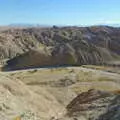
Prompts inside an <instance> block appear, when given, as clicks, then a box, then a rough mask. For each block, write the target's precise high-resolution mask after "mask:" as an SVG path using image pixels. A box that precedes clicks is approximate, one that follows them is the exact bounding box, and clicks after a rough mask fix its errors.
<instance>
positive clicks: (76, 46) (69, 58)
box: [0, 26, 120, 67]
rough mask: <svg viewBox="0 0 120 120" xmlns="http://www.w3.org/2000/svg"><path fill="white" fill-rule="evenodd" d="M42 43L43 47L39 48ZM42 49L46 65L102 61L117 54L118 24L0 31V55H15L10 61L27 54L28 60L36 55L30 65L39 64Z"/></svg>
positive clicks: (115, 58)
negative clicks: (115, 25)
mask: <svg viewBox="0 0 120 120" xmlns="http://www.w3.org/2000/svg"><path fill="white" fill-rule="evenodd" d="M41 45H42V47H44V49H42V50H41V49H40V48H41ZM46 49H47V50H46ZM34 50H37V51H40V52H39V54H37V56H36V54H35V53H33V52H32V51H34ZM41 51H42V55H44V56H46V58H47V59H48V60H50V61H48V60H45V59H44V60H45V61H47V62H48V64H47V63H46V65H54V64H55V63H56V64H58V63H59V64H60V65H64V64H70V65H81V64H105V63H107V62H108V61H114V60H118V59H119V58H120V28H112V27H106V26H98V27H97V26H96V27H95V26H94V27H62V28H59V27H57V28H56V27H53V28H26V29H9V30H6V31H2V32H0V59H1V60H2V59H11V58H14V57H16V58H15V59H12V60H11V61H9V62H8V63H9V64H11V62H12V63H14V61H13V60H17V61H20V59H21V60H23V58H24V57H25V56H26V54H27V56H28V60H29V61H33V60H30V59H34V58H35V57H37V58H39V62H37V64H36V62H35V63H32V64H33V67H34V66H42V65H44V62H43V63H42V62H41V61H44V60H42V59H41V55H40V54H41ZM43 51H44V54H43ZM46 51H48V52H49V55H48V53H47V52H46ZM28 54H29V55H28ZM30 54H31V55H30ZM21 55H22V58H21ZM29 56H30V58H29ZM18 59H19V60H18ZM25 59H26V58H25ZM29 61H27V60H26V63H25V64H31V63H29ZM51 61H52V62H51ZM53 61H54V62H53ZM60 61H61V62H60ZM53 63H54V64H53ZM15 64H16V62H15ZM27 66H28V65H27ZM31 66H32V65H31Z"/></svg>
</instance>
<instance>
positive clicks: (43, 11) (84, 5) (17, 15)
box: [0, 0, 120, 25]
mask: <svg viewBox="0 0 120 120" xmlns="http://www.w3.org/2000/svg"><path fill="white" fill-rule="evenodd" d="M14 23H28V24H44V25H93V24H119V23H120V0H0V24H1V25H7V24H14Z"/></svg>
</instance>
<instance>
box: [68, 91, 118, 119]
mask: <svg viewBox="0 0 120 120" xmlns="http://www.w3.org/2000/svg"><path fill="white" fill-rule="evenodd" d="M66 108H67V110H68V116H69V117H71V118H74V117H75V118H76V119H77V118H80V117H81V116H82V115H84V116H85V118H86V120H119V118H120V95H119V94H112V93H107V92H103V91H97V90H89V91H88V92H85V93H81V94H80V95H78V96H77V97H76V98H75V99H73V101H71V102H70V104H69V105H68V106H67V107H66Z"/></svg>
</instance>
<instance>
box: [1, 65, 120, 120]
mask: <svg viewBox="0 0 120 120" xmlns="http://www.w3.org/2000/svg"><path fill="white" fill-rule="evenodd" d="M90 89H95V90H100V91H104V92H105V91H106V92H108V93H110V94H113V93H117V94H118V93H119V92H120V74H118V73H111V72H107V71H103V70H98V69H91V68H84V67H61V68H41V69H31V70H21V71H13V72H1V73H0V120H26V118H27V120H36V119H37V120H58V119H59V120H76V119H77V120H89V116H90V117H91V115H89V114H88V113H87V110H86V111H85V115H80V116H79V117H78V118H76V119H74V116H72V117H70V116H68V115H67V112H68V111H69V109H67V105H69V104H70V103H71V101H72V100H74V99H75V98H76V97H77V96H78V95H80V94H81V93H83V92H86V94H87V91H89V90H90ZM93 93H94V92H93ZM93 93H91V95H92V94H93ZM95 93H96V92H95ZM96 95H97V94H96ZM96 95H93V96H96ZM88 98H89V97H88ZM93 98H94V97H93ZM103 98H104V97H103ZM110 98H111V99H112V95H111V96H110ZM86 99H87V98H86ZM101 99H102V98H101ZM101 99H100V101H101ZM104 99H105V100H107V101H108V102H107V104H110V100H109V99H106V98H104ZM98 100H99V99H98ZM102 100H103V99H102ZM105 100H104V101H105ZM93 103H94V101H93ZM103 103H104V102H103ZM91 104H92V103H91ZM96 104H97V103H96ZM73 107H74V106H73ZM118 107H119V106H118ZM95 109H96V110H97V108H95ZM95 109H94V110H95ZM73 110H74V109H73ZM101 110H103V109H101ZM104 110H107V108H106V107H105V108H104ZM79 112H80V111H79ZM80 113H82V112H80ZM93 113H95V111H92V113H91V114H92V116H93ZM103 113H104V111H102V112H100V113H99V115H101V114H103ZM86 114H87V115H88V117H86ZM106 114H107V113H106ZM98 117H99V116H98V114H94V119H93V120H97V118H98ZM95 118H96V119H95ZM100 120H101V119H100ZM105 120H107V119H105ZM111 120H113V119H111ZM114 120H117V119H114Z"/></svg>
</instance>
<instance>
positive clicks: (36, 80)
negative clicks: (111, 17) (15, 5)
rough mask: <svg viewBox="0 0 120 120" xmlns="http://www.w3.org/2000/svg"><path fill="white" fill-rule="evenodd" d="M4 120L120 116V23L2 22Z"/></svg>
mask: <svg viewBox="0 0 120 120" xmlns="http://www.w3.org/2000/svg"><path fill="white" fill-rule="evenodd" d="M0 65H1V66H0V67H1V71H0V120H120V28H113V27H108V26H93V27H57V26H53V27H51V28H39V27H36V28H13V27H10V28H7V27H5V28H1V27H0Z"/></svg>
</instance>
